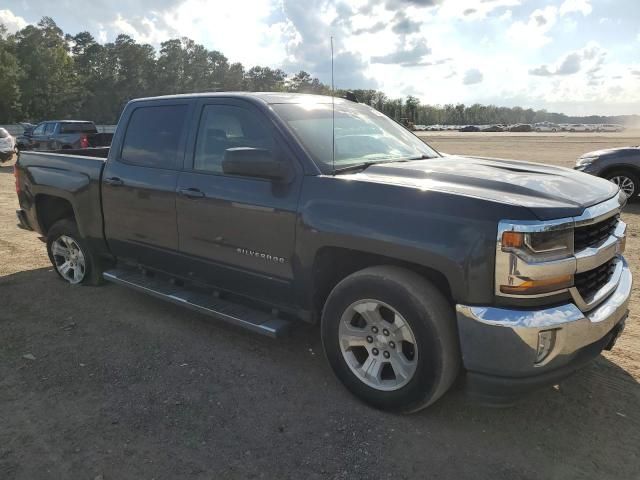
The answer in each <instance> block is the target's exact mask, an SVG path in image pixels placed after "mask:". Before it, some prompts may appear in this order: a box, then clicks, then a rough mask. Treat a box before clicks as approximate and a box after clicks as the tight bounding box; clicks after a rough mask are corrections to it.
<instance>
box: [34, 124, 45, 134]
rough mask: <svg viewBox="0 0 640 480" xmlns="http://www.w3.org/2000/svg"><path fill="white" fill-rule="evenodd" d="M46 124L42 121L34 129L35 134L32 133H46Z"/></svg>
mask: <svg viewBox="0 0 640 480" xmlns="http://www.w3.org/2000/svg"><path fill="white" fill-rule="evenodd" d="M45 125H46V124H44V123H41V124H40V125H38V126H37V127H36V128H34V129H33V134H32V135H44V127H45Z"/></svg>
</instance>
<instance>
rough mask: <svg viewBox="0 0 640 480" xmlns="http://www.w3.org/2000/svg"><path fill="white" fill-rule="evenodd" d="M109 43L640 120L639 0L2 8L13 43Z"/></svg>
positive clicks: (432, 99) (348, 83)
mask: <svg viewBox="0 0 640 480" xmlns="http://www.w3.org/2000/svg"><path fill="white" fill-rule="evenodd" d="M45 15H46V16H50V17H52V18H53V19H54V20H55V21H56V23H57V24H58V25H59V26H60V27H61V28H62V29H63V30H64V31H65V32H66V33H71V34H75V33H77V32H80V31H84V30H87V31H89V32H91V33H92V34H93V35H94V36H95V37H96V38H97V39H98V40H100V41H102V42H107V41H112V40H114V39H115V37H116V36H117V35H118V34H120V33H126V34H128V35H130V36H132V37H133V38H135V39H136V40H137V41H139V42H145V43H150V44H152V45H154V46H155V47H158V46H159V45H160V43H161V42H163V41H164V40H167V39H169V38H177V37H181V36H187V37H189V38H192V39H193V40H195V41H196V42H198V43H201V44H203V45H204V46H206V47H207V48H208V49H215V50H219V51H221V52H222V53H223V54H225V55H226V56H227V57H228V58H229V59H230V61H234V62H235V61H240V62H242V63H243V64H244V65H245V67H251V66H253V65H263V66H271V67H274V68H275V67H278V68H282V69H283V70H285V71H286V72H288V73H290V74H293V73H296V72H297V71H299V70H305V71H308V72H309V73H311V74H312V75H314V76H317V77H319V78H320V79H321V80H322V81H324V82H326V83H330V80H331V56H330V38H331V37H332V36H333V37H334V52H335V62H334V63H335V66H334V77H335V85H336V87H337V88H376V89H379V90H382V91H384V92H385V93H386V94H387V95H388V96H390V97H400V96H403V97H404V96H406V95H413V96H416V97H418V98H419V99H420V100H421V101H422V102H423V103H429V104H447V103H465V104H473V103H483V104H495V105H501V106H516V105H519V106H522V107H525V108H528V107H531V108H535V109H542V108H544V109H547V110H548V111H555V112H564V113H567V114H571V115H589V114H603V115H617V114H632V113H636V114H640V0H349V1H347V0H224V1H220V0H216V1H212V0H208V1H207V0H138V1H134V0H130V1H128V2H118V1H115V0H91V1H87V0H81V1H78V0H56V1H55V2H51V1H50V0H3V2H2V4H1V5H0V23H3V24H5V26H7V27H8V29H9V31H15V30H16V29H18V28H22V27H24V26H25V25H27V24H29V23H37V22H38V20H39V19H40V18H41V17H43V16H45Z"/></svg>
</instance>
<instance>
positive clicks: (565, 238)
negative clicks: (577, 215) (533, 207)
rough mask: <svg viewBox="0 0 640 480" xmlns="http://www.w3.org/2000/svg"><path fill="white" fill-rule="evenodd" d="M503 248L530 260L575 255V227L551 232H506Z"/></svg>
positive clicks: (503, 237) (554, 258)
mask: <svg viewBox="0 0 640 480" xmlns="http://www.w3.org/2000/svg"><path fill="white" fill-rule="evenodd" d="M502 250H503V251H505V252H514V253H516V254H517V255H519V256H520V257H522V258H523V259H525V260H527V261H528V262H541V261H549V260H558V259H561V258H566V257H569V256H571V255H573V229H566V230H560V231H549V232H530V233H526V232H504V233H503V234H502Z"/></svg>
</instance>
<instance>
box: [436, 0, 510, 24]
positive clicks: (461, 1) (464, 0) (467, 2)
mask: <svg viewBox="0 0 640 480" xmlns="http://www.w3.org/2000/svg"><path fill="white" fill-rule="evenodd" d="M520 4H522V0H492V1H484V2H481V1H478V0H455V1H449V2H445V3H443V4H442V5H441V6H440V7H439V9H438V18H443V17H447V18H448V17H452V18H462V19H464V20H482V19H484V18H486V17H487V16H488V15H489V14H490V13H492V12H493V11H495V10H498V9H500V8H506V7H516V6H518V5H520Z"/></svg>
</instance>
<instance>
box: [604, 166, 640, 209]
mask: <svg viewBox="0 0 640 480" xmlns="http://www.w3.org/2000/svg"><path fill="white" fill-rule="evenodd" d="M605 178H606V179H607V180H609V181H610V182H613V183H615V184H616V185H617V186H618V187H620V190H622V192H623V193H624V194H625V195H626V196H627V198H628V199H629V200H630V201H631V200H633V199H635V197H637V196H638V193H639V191H638V187H639V186H640V182H639V180H638V176H637V175H636V174H635V173H633V172H630V171H627V170H616V171H613V172H610V173H608V174H607V175H605Z"/></svg>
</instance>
